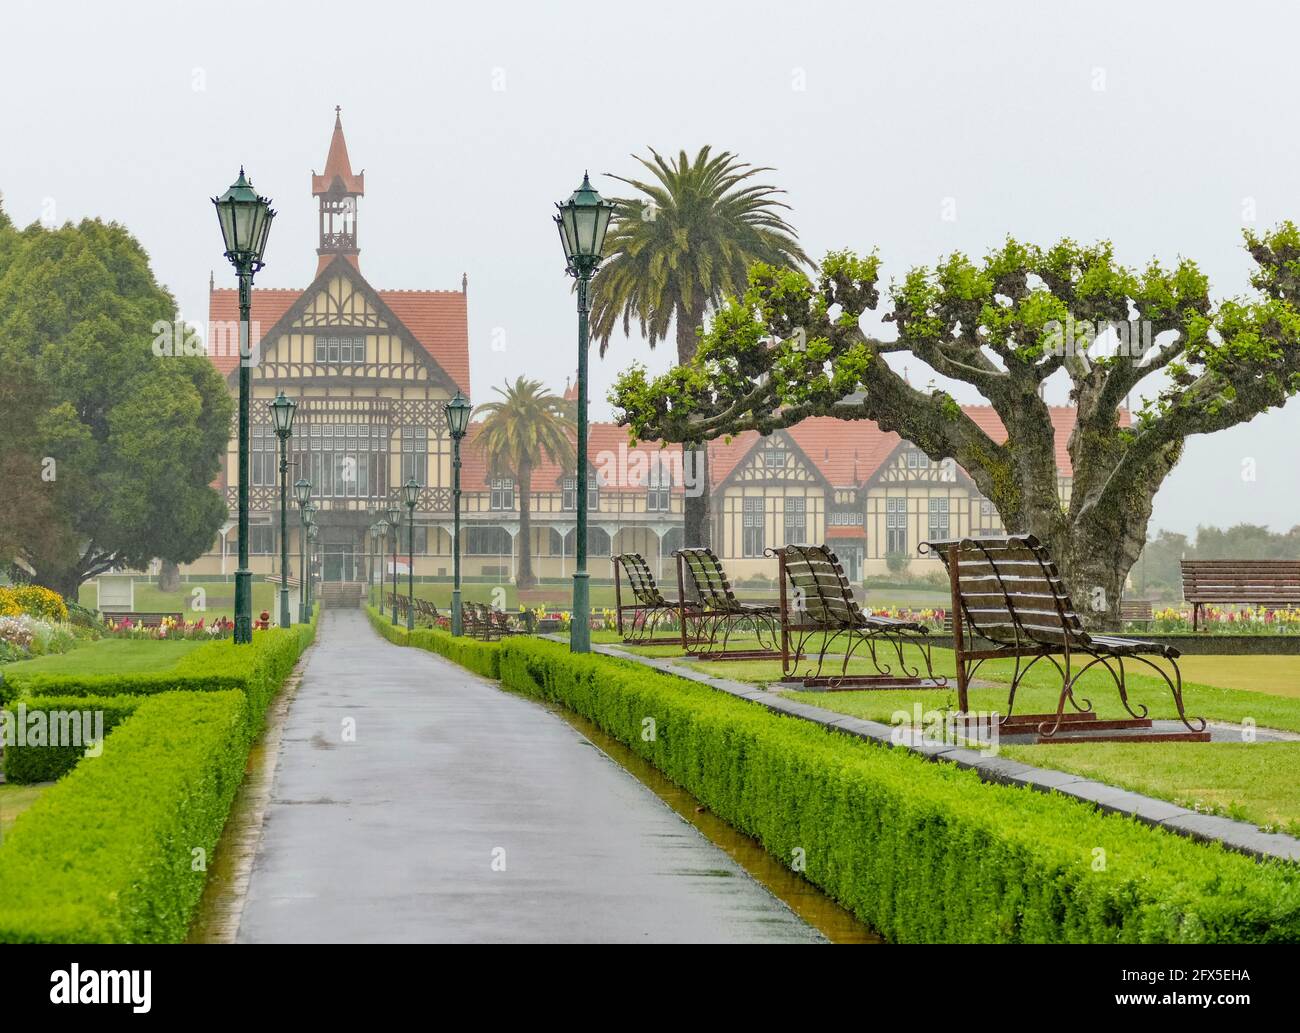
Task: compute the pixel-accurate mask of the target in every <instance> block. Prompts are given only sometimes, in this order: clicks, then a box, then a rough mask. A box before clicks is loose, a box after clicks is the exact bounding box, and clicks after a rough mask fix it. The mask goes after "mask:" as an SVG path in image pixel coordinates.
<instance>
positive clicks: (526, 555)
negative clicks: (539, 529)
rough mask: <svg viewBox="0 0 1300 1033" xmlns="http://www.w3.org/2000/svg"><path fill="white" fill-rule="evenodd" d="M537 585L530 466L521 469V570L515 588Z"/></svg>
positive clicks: (523, 466)
mask: <svg viewBox="0 0 1300 1033" xmlns="http://www.w3.org/2000/svg"><path fill="white" fill-rule="evenodd" d="M535 584H537V578H536V577H535V576H534V574H533V471H532V468H531V467H530V466H527V465H521V466H520V468H519V569H518V570H516V571H515V587H516V588H518V589H520V590H523V589H527V588H532V587H533V586H534V585H535Z"/></svg>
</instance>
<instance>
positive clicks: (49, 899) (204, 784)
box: [0, 692, 252, 943]
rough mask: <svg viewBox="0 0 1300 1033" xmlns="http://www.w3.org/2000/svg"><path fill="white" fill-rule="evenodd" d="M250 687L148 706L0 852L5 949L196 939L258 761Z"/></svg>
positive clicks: (0, 930)
mask: <svg viewBox="0 0 1300 1033" xmlns="http://www.w3.org/2000/svg"><path fill="white" fill-rule="evenodd" d="M251 723H252V722H251V721H250V718H249V714H248V701H247V698H246V697H245V696H244V695H243V694H242V693H239V692H213V693H189V692H175V693H164V694H162V695H159V696H154V697H152V698H150V699H147V700H144V701H142V702H141V703H140V706H139V707H138V708H137V709H136V712H135V714H134V715H133V716H132V717H131V718H130V719H128V720H126V721H124V722H122V724H121V726H120V727H118V728H117V729H116V730H115V731H114V732H113V735H112V736H111V738H110V739H109V741H108V742H107V743H106V744H105V749H104V753H103V756H101V757H96V758H88V759H87V760H85V761H83V762H82V763H80V764H78V765H77V767H76V768H75V769H74V770H73V771H72V772H71V774H69V775H67V776H66V777H65V778H64V779H63V780H62V781H61V782H59V783H58V784H57V785H55V786H53V787H52V788H50V789H49V790H48V791H47V792H45V793H44V794H43V795H42V796H41V798H40V799H39V800H38V801H37V802H36V803H34V804H33V805H32V806H31V807H30V808H29V809H28V810H27V811H25V812H24V813H23V814H21V815H20V816H19V817H18V820H17V821H16V822H15V823H14V826H13V828H12V830H11V831H10V832H9V834H8V836H6V837H5V842H4V845H3V847H0V885H3V886H4V894H3V895H0V942H4V943H51V942H53V943H154V942H173V943H174V942H178V941H180V940H182V939H184V936H185V932H186V929H187V927H188V925H189V921H190V916H191V915H192V914H193V912H194V908H195V906H196V905H197V903H198V900H199V896H200V894H201V893H202V891H203V882H204V879H205V873H204V872H203V871H202V870H195V866H194V864H193V861H194V851H195V850H196V849H197V850H203V851H204V852H205V855H206V857H207V858H209V859H210V858H211V856H212V852H213V850H214V849H215V847H216V845H217V840H218V838H219V837H220V835H221V829H222V827H223V826H224V825H225V821H226V814H227V813H228V812H229V810H230V805H231V803H232V801H233V800H234V796H235V791H236V790H237V789H238V787H239V783H240V780H241V779H242V777H243V770H244V762H245V759H246V757H247V755H248V744H249V739H248V727H249V725H250V724H251Z"/></svg>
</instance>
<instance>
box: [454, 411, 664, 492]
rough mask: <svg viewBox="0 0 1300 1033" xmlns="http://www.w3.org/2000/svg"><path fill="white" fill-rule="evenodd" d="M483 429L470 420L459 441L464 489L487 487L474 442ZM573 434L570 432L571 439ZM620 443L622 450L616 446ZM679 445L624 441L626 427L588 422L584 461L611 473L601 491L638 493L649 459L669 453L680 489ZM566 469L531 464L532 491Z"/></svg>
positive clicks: (550, 484) (553, 483) (553, 482)
mask: <svg viewBox="0 0 1300 1033" xmlns="http://www.w3.org/2000/svg"><path fill="white" fill-rule="evenodd" d="M482 429H483V424H482V423H481V422H476V423H471V424H470V425H469V432H468V433H467V434H466V436H465V440H464V442H462V443H461V451H460V454H461V469H460V484H461V488H462V489H463V490H464V491H487V490H488V472H489V471H488V465H487V461H486V459H484V457H483V450H482V449H480V448H479V447H477V445H475V441H477V439H478V435H479V433H480V432H481V431H482ZM573 439H574V438H573V435H570V441H572V440H573ZM620 447H621V449H622V450H620ZM681 451H682V447H681V445H668V446H667V447H664V448H660V446H659V445H658V444H656V443H653V442H649V443H647V442H644V441H642V442H638V443H637V444H636V445H630V444H628V436H627V428H626V427H620V426H618V425H617V424H615V423H592V424H589V425H588V427H587V461H588V462H589V463H590V464H591V465H592V467H594V468H595V470H596V472H597V473H598V474H599V473H600V472H602V471H606V470H607V471H609V472H610V473H611V474H612V476H611V477H610V478H609V479H608V480H607V482H606V483H604V484H602V485H601V486H600V490H601V492H603V493H606V494H609V493H615V492H627V493H629V494H638V493H641V492H644V491H645V490H646V484H645V483H644V480H643V479H642V478H643V476H644V474H645V473H646V471H647V470H648V467H649V463H650V461H651V460H652V459H653V458H654V457H657V456H660V455H666V456H670V457H673V458H672V459H671V460H670V461H671V462H672V464H673V465H672V466H671V467H670V469H671V470H672V474H673V492H674V493H675V494H679V493H681V491H682V490H683V488H682V485H681V478H680V476H679V473H678V467H677V462H678V461H679V460H677V459H676V457H677V456H680V455H681ZM566 473H570V471H568V470H564V469H561V467H560V465H559V464H558V463H552V462H551V461H549V460H543V462H542V463H541V464H540V465H539V466H536V467H534V468H533V491H554V490H557V489H558V488H559V487H560V481H561V479H562V478H563V477H564V476H565V474H566Z"/></svg>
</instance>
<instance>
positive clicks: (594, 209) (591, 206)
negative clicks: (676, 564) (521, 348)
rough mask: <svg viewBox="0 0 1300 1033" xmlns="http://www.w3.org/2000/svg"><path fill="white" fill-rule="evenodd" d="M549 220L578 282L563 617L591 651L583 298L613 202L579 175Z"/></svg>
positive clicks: (583, 649)
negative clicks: (570, 547)
mask: <svg viewBox="0 0 1300 1033" xmlns="http://www.w3.org/2000/svg"><path fill="white" fill-rule="evenodd" d="M555 207H556V208H557V209H558V210H559V214H557V215H556V216H555V225H556V226H557V227H558V229H559V231H560V243H561V245H563V247H564V259H565V262H566V263H567V272H568V274H569V275H570V276H572V277H573V278H574V279H575V280H577V281H578V434H577V438H578V440H577V448H576V449H575V452H576V453H577V455H576V459H577V478H578V528H577V538H578V548H577V556H576V557H575V562H574V570H573V619H572V620H571V621H570V622H569V650H570V652H573V653H589V652H591V594H590V589H589V585H588V581H587V318H588V313H589V312H590V310H591V304H590V301H589V299H588V297H587V294H588V289H589V287H590V286H591V277H592V274H594V273H595V271H596V267H597V266H599V265H600V259H601V254H602V252H603V250H604V247H605V231H606V230H607V229H609V217H610V215H611V214H612V213H613V211H614V206H613V205H612V204H611V203H610V202H608V201H606V200H604V199H603V198H602V197H601V196H600V194H598V193H597V192H596V190H595V188H593V187H592V185H591V180H590V179H588V177H587V174H586V173H585V172H584V173H583V174H582V185H581V186H579V187H578V189H577V190H575V191H574V192H573V194H572V196H571V197H570V198H569V199H568V200H567V201H565V202H564V204H557V205H556V206H555Z"/></svg>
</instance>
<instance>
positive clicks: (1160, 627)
mask: <svg viewBox="0 0 1300 1033" xmlns="http://www.w3.org/2000/svg"><path fill="white" fill-rule="evenodd" d="M1129 628H1130V630H1131V631H1133V632H1134V633H1135V634H1137V633H1141V632H1142V631H1143V630H1147V631H1153V632H1158V633H1160V634H1172V635H1177V634H1183V633H1186V634H1189V635H1190V634H1191V633H1192V618H1191V615H1190V614H1189V613H1187V612H1186V611H1184V610H1180V609H1176V608H1174V607H1166V608H1165V609H1163V610H1156V611H1155V612H1154V613H1153V614H1152V620H1151V622H1150V624H1149V625H1133V624H1130V625H1129ZM1198 634H1206V635H1216V634H1218V635H1296V634H1300V609H1290V608H1284V609H1280V610H1275V609H1272V608H1270V607H1266V606H1244V607H1240V608H1237V609H1222V608H1220V607H1217V606H1208V607H1205V608H1204V609H1202V610H1201V620H1200V626H1199V628H1198Z"/></svg>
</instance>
